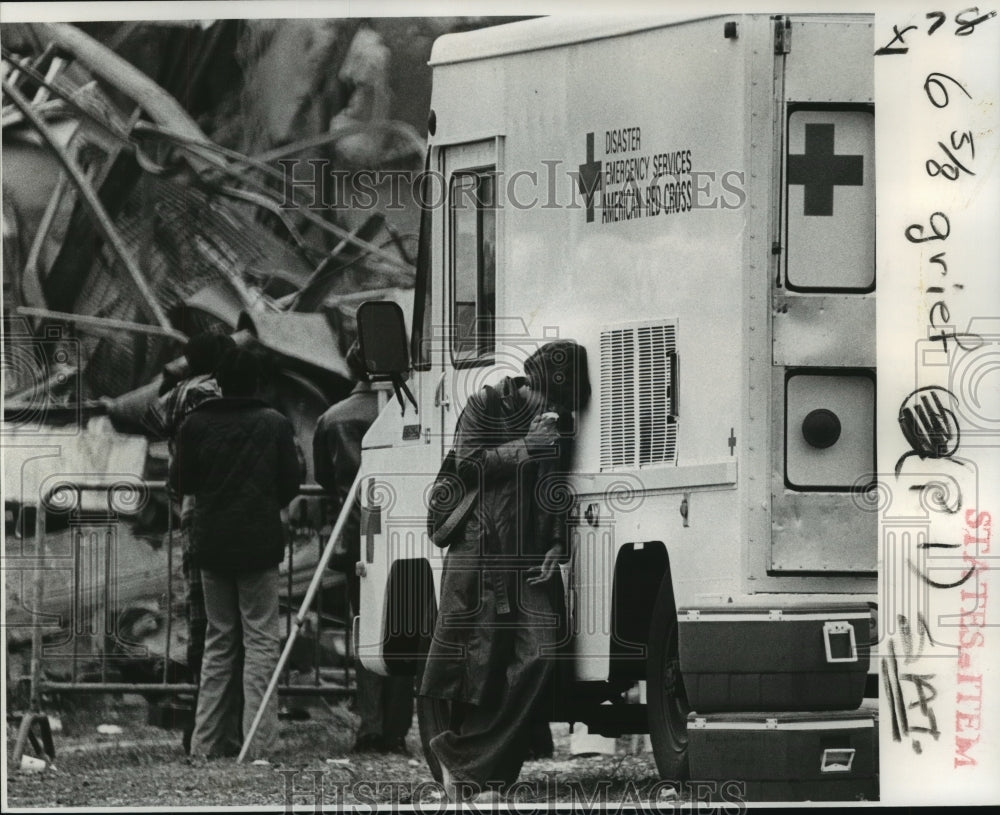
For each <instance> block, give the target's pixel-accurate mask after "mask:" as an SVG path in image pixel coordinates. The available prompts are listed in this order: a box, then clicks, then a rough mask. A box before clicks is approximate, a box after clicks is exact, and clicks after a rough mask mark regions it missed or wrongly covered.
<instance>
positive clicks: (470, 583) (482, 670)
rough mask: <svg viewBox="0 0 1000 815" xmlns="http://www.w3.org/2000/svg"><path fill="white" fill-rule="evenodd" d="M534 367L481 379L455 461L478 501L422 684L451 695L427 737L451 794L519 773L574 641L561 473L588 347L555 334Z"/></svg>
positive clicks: (446, 581) (454, 547)
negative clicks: (561, 652)
mask: <svg viewBox="0 0 1000 815" xmlns="http://www.w3.org/2000/svg"><path fill="white" fill-rule="evenodd" d="M525 375H526V376H525V377H524V378H521V377H517V378H507V379H504V380H503V381H502V382H500V383H499V385H498V386H497V387H496V388H495V392H494V393H491V392H490V391H489V390H488V389H483V391H480V392H479V393H477V394H475V395H474V396H473V397H472V398H471V399H470V400H469V403H468V405H467V406H466V408H465V410H463V412H462V415H461V416H460V417H459V420H458V426H457V428H456V431H455V442H454V450H455V454H456V459H457V469H458V473H459V475H460V477H461V478H462V480H463V482H465V484H466V485H467V486H468V487H475V486H476V485H478V487H479V500H478V503H477V505H476V506H475V508H474V509H473V511H472V513H471V514H470V515H469V517H468V519H467V520H466V521H465V522H464V528H463V529H462V530H461V532H456V533H455V534H456V536H457V537H456V538H455V539H454V540H453V543H452V544H451V546H450V547H449V549H448V553H447V556H446V558H445V564H444V573H443V576H442V583H441V600H440V605H439V610H438V618H437V623H436V628H435V632H434V638H433V640H432V642H431V645H430V648H429V651H428V655H427V662H426V667H425V669H424V676H423V682H422V684H421V688H420V693H421V694H422V695H424V696H430V697H435V698H439V699H447V700H450V701H451V702H452V727H451V729H449V730H446V731H445V732H443V733H440V734H438V735H437V736H435V737H434V738H433V739H431V741H430V748H431V750H432V751H433V753H434V755H435V757H436V758H437V759H438V761H439V762H440V764H441V768H442V775H443V780H444V782H445V786H446V789H447V790H448V794H449V797H451V798H453V799H454V797H455V795H456V792H457V791H458V790H457V786H456V785H457V783H458V782H465V783H468V784H470V785H472V786H473V787H474V788H478V789H479V790H486V789H487V788H490V789H492V790H497V789H499V788H502V787H504V786H507V785H510V784H512V783H513V782H514V781H516V780H517V777H518V775H519V773H520V770H521V765H522V763H523V761H524V760H525V758H526V756H527V754H528V749H529V746H530V737H531V731H532V727H533V724H534V723H535V722H536V721H537V720H538V719H539V718H541V715H540V714H543V713H544V711H543V710H542V707H543V705H544V704H545V703H546V701H547V698H548V697H547V695H546V694H547V693H548V692H550V691H551V688H550V687H549V684H550V682H551V680H552V675H553V671H554V669H555V655H556V652H557V650H558V649H559V647H560V646H562V645H563V644H565V642H566V639H567V626H566V619H565V606H564V599H563V584H562V579H561V571H560V568H559V566H560V564H561V563H563V562H565V561H566V559H567V558H568V551H567V527H566V510H567V509H568V507H566V506H564V505H563V504H562V503H560V502H559V500H558V496H559V493H560V490H561V487H560V486H559V485H560V483H561V478H560V474H561V473H564V472H565V470H566V469H567V468H568V458H569V455H570V453H571V449H570V446H571V444H572V438H573V436H574V418H573V412H574V411H575V410H579V409H581V408H582V407H583V406H584V405H585V404H586V402H587V399H588V397H589V395H590V385H589V381H588V379H587V366H586V352H585V349H584V348H583V347H582V346H579V345H577V344H576V343H574V342H572V341H568V340H562V341H557V342H552V343H548V344H547V345H545V346H543V347H542V348H541V349H539V350H538V351H537V352H536V353H535V354H534V355H532V356H531V357H530V358H529V359H528V360H527V362H526V363H525Z"/></svg>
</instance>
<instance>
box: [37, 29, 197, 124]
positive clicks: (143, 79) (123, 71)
mask: <svg viewBox="0 0 1000 815" xmlns="http://www.w3.org/2000/svg"><path fill="white" fill-rule="evenodd" d="M34 27H35V29H36V31H37V32H38V34H39V36H40V37H41V39H43V40H48V41H50V42H54V43H56V45H58V46H59V47H61V48H62V49H64V50H65V51H68V52H69V53H71V54H72V55H73V56H74V57H76V58H77V59H78V60H79V61H80V62H81V63H83V64H84V65H86V66H87V68H89V69H90V71H91V72H92V73H94V74H95V75H96V76H98V77H100V78H101V79H103V80H104V81H105V82H107V83H108V84H109V85H112V86H113V87H115V88H117V89H118V90H120V91H121V92H122V93H124V94H125V95H126V96H128V97H130V98H131V99H134V100H135V101H136V102H137V103H139V104H140V105H141V106H142V108H143V109H144V110H145V111H146V112H147V113H148V114H149V115H150V116H151V117H152V118H153V120H154V121H156V122H159V123H160V124H169V125H170V127H171V128H172V129H174V130H176V131H177V132H179V133H183V134H184V135H185V136H186V137H187V138H189V139H194V140H197V141H208V137H207V136H206V135H205V134H204V133H203V132H202V131H201V128H200V127H198V125H197V124H195V121H194V119H192V118H191V117H190V116H189V115H188V112H187V111H186V110H184V108H183V107H181V105H180V103H179V102H178V101H177V100H176V99H174V97H173V96H171V95H170V94H169V93H167V92H166V91H165V90H164V89H163V88H161V87H160V86H159V85H157V84H156V83H155V82H154V81H153V80H152V79H150V78H149V77H148V76H146V74H144V73H143V72H142V71H140V70H139V69H138V68H136V67H135V66H134V65H132V64H131V63H130V62H128V61H127V60H125V59H123V58H122V57H120V56H118V54H116V53H115V52H114V51H112V50H111V49H110V48H107V47H106V46H104V45H101V43H99V42H97V40H95V39H94V38H93V37H90V36H89V35H87V34H85V33H84V32H83V31H81V30H80V29H79V28H76V27H75V26H72V25H70V24H68V23H35V24H34Z"/></svg>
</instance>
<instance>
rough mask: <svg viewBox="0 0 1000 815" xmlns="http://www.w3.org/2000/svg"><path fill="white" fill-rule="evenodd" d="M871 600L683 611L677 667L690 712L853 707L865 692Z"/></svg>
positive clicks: (869, 641)
mask: <svg viewBox="0 0 1000 815" xmlns="http://www.w3.org/2000/svg"><path fill="white" fill-rule="evenodd" d="M872 620H873V617H872V612H871V610H870V609H869V607H868V606H867V605H866V604H857V603H855V604H851V605H824V606H819V605H811V606H797V607H795V608H793V609H767V608H746V607H714V608H702V609H699V608H688V609H681V610H680V612H679V614H678V622H679V649H680V667H681V673H682V674H683V677H684V688H685V690H686V691H687V697H688V701H689V702H690V704H691V708H692V709H693V710H696V711H699V712H701V713H711V712H721V711H735V710H742V711H758V710H853V709H854V708H857V707H858V705H860V704H861V700H862V699H863V698H864V692H865V678H866V675H867V672H868V663H869V655H870V651H871V641H872V638H873V637H872V631H873V622H872Z"/></svg>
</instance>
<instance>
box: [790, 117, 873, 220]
mask: <svg viewBox="0 0 1000 815" xmlns="http://www.w3.org/2000/svg"><path fill="white" fill-rule="evenodd" d="M864 163H865V157H864V156H838V155H836V154H835V153H834V152H833V125H832V124H807V125H806V151H805V153H800V154H796V155H789V156H788V183H789V184H802V185H803V186H805V201H804V207H803V212H802V214H803V215H833V188H834V187H837V186H840V187H860V186H861V185H863V184H864Z"/></svg>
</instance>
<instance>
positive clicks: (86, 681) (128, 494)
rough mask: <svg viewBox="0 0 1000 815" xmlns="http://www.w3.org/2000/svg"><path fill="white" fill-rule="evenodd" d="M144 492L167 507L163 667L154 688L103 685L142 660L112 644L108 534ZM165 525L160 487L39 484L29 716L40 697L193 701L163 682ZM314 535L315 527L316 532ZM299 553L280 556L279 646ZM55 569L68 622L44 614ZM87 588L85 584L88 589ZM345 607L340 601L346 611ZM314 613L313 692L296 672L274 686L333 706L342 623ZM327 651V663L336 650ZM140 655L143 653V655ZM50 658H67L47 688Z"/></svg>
mask: <svg viewBox="0 0 1000 815" xmlns="http://www.w3.org/2000/svg"><path fill="white" fill-rule="evenodd" d="M153 492H162V493H163V494H164V496H165V497H166V501H167V513H166V515H167V529H166V545H165V548H166V563H165V566H166V568H165V571H166V574H165V575H164V576H163V583H164V584H165V586H164V589H163V593H162V594H160V595H159V596H161V597H164V596H165V602H164V605H165V609H164V615H165V616H164V622H163V628H162V630H163V634H164V643H163V655H162V660H163V665H162V667H161V668H159V669H158V670H156V671H155V672H154V673H157V674H158V675H159V678H158V679H157V680H155V681H153V680H148V681H119V679H117V678H112V677H111V675H110V674H111V671H110V668H111V666H112V665H113V664H115V663H118V664H127V663H128V662H129V661H130V660H131V661H133V662H134V661H135V660H136V659H137V658H139V659H141V658H142V657H141V655H137V654H136V653H135V652H134V651H133V653H129V649H130V648H131V649H135V648H136V647H141V646H140V644H139V643H137V642H134V641H128V640H124V639H122V637H121V636H120V635H121V632H120V630H119V622H120V618H121V614H122V611H124V610H125V607H124V606H123V605H122V604H120V602H119V600H120V598H119V597H118V596H117V588H118V585H117V581H118V573H117V550H118V543H117V526H118V525H119V524H120V523H122V520H123V517H127V516H130V515H136V514H137V513H138V512H139V510H141V509H142V508H143V507H144V506H145V505H146V504H147V502H148V499H149V496H150V495H151V494H152V493H153ZM100 493H104V496H105V501H104V502H101V501H100V499H98V504H100V508H99V509H95V507H94V505H93V502H91V505H90V506H89V507H87V506H85V503H86V502H85V501H84V496H87V495H90V494H100ZM325 494H326V493H325V492H324V490H323V489H322V488H321V487H319V486H317V485H312V484H306V485H302V486H301V487H300V489H299V495H300V496H308V497H313V496H315V497H320V496H324V495H325ZM104 503H106V509H105V508H104V505H103V504H104ZM51 514H57V515H58V514H62V515H66V516H69V519H70V520H69V526H70V536H69V540H70V552H69V553H68V554H59V555H53V553H52V552H51V551H50V541H49V534H48V532H47V518H48V516H49V515H51ZM173 515H174V512H173V506H172V503H171V497H170V494H169V491H168V490H167V485H166V483H165V482H163V481H145V480H142V479H139V478H135V477H132V476H126V477H120V476H114V475H109V476H103V477H90V476H87V477H86V480H85V481H76V480H73V477H72V476H53V477H50V478H49V479H47V480H46V481H45V482H43V484H42V490H41V495H40V496H39V504H38V510H37V513H36V517H35V540H34V546H35V553H34V559H33V569H32V587H33V591H32V593H33V597H32V603H31V605H32V609H31V611H32V622H31V627H32V631H31V670H30V687H31V690H30V707H31V710H32V711H33V712H35V713H38V712H40V711H41V709H42V702H43V695H44V694H46V693H59V694H67V693H140V694H143V695H146V696H149V695H154V696H155V695H170V694H180V693H194V692H195V691H196V690H197V685H195V684H194V683H193V682H183V681H171V679H172V678H176V675H177V674H178V673H182V670H181V669H180V666H181V665H182V664H183V662H184V660H177V659H175V656H176V655H174V656H172V655H171V648H172V637H173V633H174V612H175V603H174V598H175V585H174V582H175V574H174V571H175V569H174V567H175V563H176V560H175V555H176V554H177V553H175V549H176V548H177V547H176V535H175V531H174V524H173ZM322 526H323V525H322V524H320V528H322ZM315 538H316V553H317V557H316V561H315V563H316V565H319V564H320V562H321V560H322V554H323V550H324V547H325V545H326V541H324V540H323V538H322V537H321V535H320V534H319V529H317V531H316V535H315ZM88 542H89V543H88ZM90 543H96V546H90V545H89V544H90ZM305 548H306V547H304V546H301V545H300V546H296V545H294V544H293V543H290V544H289V545H288V546H287V558H286V561H285V563H286V564H287V576H286V580H287V583H286V596H284V597H283V598H281V601H280V602H282V604H283V606H284V609H283V610H284V614H285V618H286V624H285V635H286V637H287V636H288V635H289V633H290V632H291V630H292V619H293V617H294V616H295V610H294V609H293V597H294V593H295V581H296V563H295V561H296V554H299V553H303V552H304V551H305ZM85 550H89V551H85ZM59 568H61V570H62V571H64V572H66V571H70V573H71V578H70V584H71V585H70V595H69V599H70V603H71V607H70V612H69V619H68V620H63V619H62V615H61V614H54V613H52V612H51V611H50V610H48V609H47V608H46V583H47V576H48V574H49V573H50V572H52V571H53V570H54V569H59ZM300 568H303V569H304V568H308V561H307V563H306V566H301V565H300ZM314 571H315V567H313V568H312V569H310V571H309V577H310V578H311V577H313V572H314ZM88 580H91V581H92V583H91V584H87V581H88ZM337 580H338V578H337V577H336V576H335V575H334V574H333V573H331V574H330V578H329V581H330V582H329V583H326V582H325V581H324V585H326V586H327V587H329V586H330V585H335V584H336V582H337ZM102 588H103V590H102ZM303 593H304V591H303ZM345 594H346V587H345ZM346 602H347V600H346V597H345V605H346ZM313 609H314V613H315V630H314V632H313V633H314V638H313V652H312V660H311V661H312V663H313V665H312V682H302V681H301V674H302V672H301V671H299V672H297V673H298V674H299V677H298V678H299V681H297V682H294V683H293V681H292V670H291V669H288V668H286V670H285V671H284V672H283V681H281V682H280V683H279V685H278V692H279V693H280V694H282V695H288V696H303V695H318V696H323V697H334V698H338V697H345V696H348V695H349V694H351V693H352V692H353V688H352V683H351V674H352V671H351V661H352V653H351V637H350V616H349V614H348V615H345V617H344V619H338V618H336V617H333V616H332V615H325V614H324V612H323V608H322V592H317V599H316V601H315V604H314V606H313ZM102 611H103V614H102V613H101V612H102ZM102 620H103V627H102V626H101V622H102ZM325 622H326V623H328V625H327V626H326V627H324V623H325ZM336 625H339V626H340V627H341V629H342V631H343V637H344V647H343V651H342V653H343V666H342V668H338V667H337V666H336V665H330V666H326V667H327V668H328V670H326V671H324V670H323V668H324V666H323V665H322V664H321V663H322V659H321V657H322V644H323V643H322V635H323V633H324V630H326V631H330V630H331V629H332V627H333V626H336ZM60 632H64V633H65V636H64V637H63V638H62V639H61V640H60V641H58V642H52V641H51V636H52V635H53V634H58V633H60ZM95 638H98V639H99V640H100V643H99V645H98V647H97V649H96V653H95V651H94V649H93V647H92V648H91V650H90V651H88V652H84V653H81V650H80V649H81V644H82V642H83V641H84V640H85V639H89V640H90V641H91V645H92V646H93V640H94V639H95ZM67 646H69V649H70V650H69V652H68V653H67V652H66V651H65V650H63V651H61V652H60V651H59V649H65V648H66V647H67ZM333 650H334V653H336V648H334V649H333ZM145 653H146V654H148V653H149V652H148V649H147V651H146V652H145ZM52 655H56V656H59V657H67V656H68V657H69V659H70V677H69V679H68V680H54V679H49V678H47V676H46V658H47V657H51V656H52ZM95 658H96V659H97V660H98V662H99V665H100V678H99V679H96V678H93V677H89V676H88V677H85V678H83V679H81V677H80V665H81V663H82V662H83V661H85V660H87V661H90V662H91V663H92V662H93V660H94V659H95ZM157 659H158V658H157ZM153 661H154V662H155V661H156V660H153ZM337 673H340V674H342V677H343V678H342V680H341V681H332V680H331V676H332V675H334V674H337Z"/></svg>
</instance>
